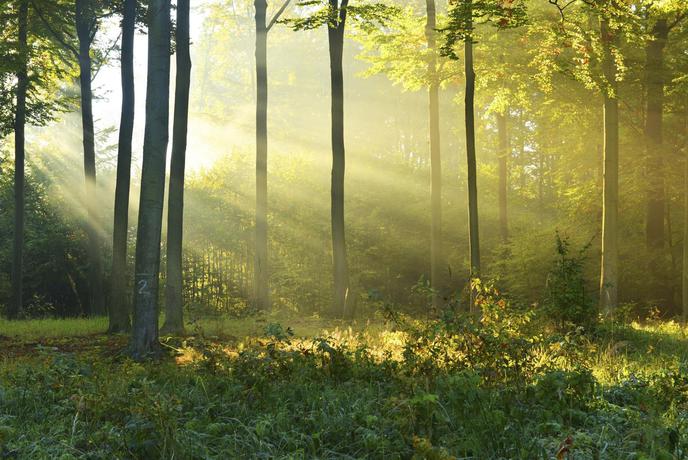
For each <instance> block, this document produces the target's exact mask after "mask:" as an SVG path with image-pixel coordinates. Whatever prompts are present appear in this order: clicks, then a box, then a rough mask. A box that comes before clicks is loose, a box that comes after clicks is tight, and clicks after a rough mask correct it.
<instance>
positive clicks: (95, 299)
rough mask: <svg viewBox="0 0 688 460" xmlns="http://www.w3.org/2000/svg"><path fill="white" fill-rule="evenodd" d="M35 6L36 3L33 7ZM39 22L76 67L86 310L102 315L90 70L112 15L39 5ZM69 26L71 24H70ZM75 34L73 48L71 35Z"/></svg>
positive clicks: (95, 7)
mask: <svg viewBox="0 0 688 460" xmlns="http://www.w3.org/2000/svg"><path fill="white" fill-rule="evenodd" d="M34 4H35V3H34ZM37 13H38V14H39V16H40V18H41V20H42V22H43V23H44V24H45V26H46V28H47V29H48V30H49V32H50V33H51V35H52V37H53V39H55V40H56V41H57V42H58V43H59V44H60V45H62V47H64V49H65V50H67V51H68V52H71V53H72V54H73V56H74V57H75V58H76V61H77V63H78V66H79V89H80V101H81V125H82V142H83V149H84V177H85V194H84V197H85V198H84V201H85V203H86V213H87V222H86V226H85V227H86V233H87V235H88V258H89V270H88V274H89V302H88V306H87V310H88V312H89V313H91V314H95V315H104V314H105V297H104V291H103V273H102V272H103V260H102V249H101V235H100V229H99V221H100V217H99V210H98V205H97V200H96V150H95V127H94V121H93V88H92V78H93V67H94V59H93V56H92V54H94V55H95V57H96V64H98V65H102V64H103V62H104V61H105V60H106V56H104V55H102V53H99V52H96V53H93V52H94V51H96V50H94V49H93V43H94V40H95V37H96V33H97V32H98V28H99V27H100V22H101V20H102V19H103V18H105V17H107V16H109V15H110V14H111V13H112V11H111V10H110V8H109V4H108V2H106V1H100V0H98V1H95V0H75V3H74V10H73V12H71V13H70V12H68V11H67V10H66V9H65V5H64V4H62V3H51V2H41V4H40V6H39V7H37ZM70 22H71V24H70ZM72 30H74V31H75V32H76V42H77V43H76V44H75V43H74V39H73V38H74V34H73V33H72Z"/></svg>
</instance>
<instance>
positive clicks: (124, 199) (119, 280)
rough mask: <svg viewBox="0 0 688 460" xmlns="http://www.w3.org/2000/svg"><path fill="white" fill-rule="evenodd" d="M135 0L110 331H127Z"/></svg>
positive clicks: (126, 38)
mask: <svg viewBox="0 0 688 460" xmlns="http://www.w3.org/2000/svg"><path fill="white" fill-rule="evenodd" d="M135 27H136V0H124V9H123V17H122V64H121V66H122V68H121V77H122V112H121V116H120V124H119V143H118V149H117V182H116V185H115V218H114V224H113V235H112V274H111V289H112V292H111V293H110V297H111V299H112V300H111V304H110V309H109V311H108V313H109V318H110V325H109V327H108V332H109V333H111V334H112V333H117V332H127V331H129V329H131V322H130V319H129V311H130V305H129V295H128V293H127V236H128V232H129V189H130V184H131V143H132V134H133V131H134V98H135V93H134V33H135Z"/></svg>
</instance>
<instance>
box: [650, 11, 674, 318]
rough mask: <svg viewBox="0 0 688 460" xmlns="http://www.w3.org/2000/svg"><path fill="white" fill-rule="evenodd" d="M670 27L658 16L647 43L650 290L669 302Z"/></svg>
mask: <svg viewBox="0 0 688 460" xmlns="http://www.w3.org/2000/svg"><path fill="white" fill-rule="evenodd" d="M668 34H669V29H668V26H667V21H666V19H658V20H657V22H656V23H655V25H654V27H653V28H652V40H651V41H650V42H648V43H647V45H646V47H645V55H646V60H645V85H646V88H647V93H646V96H647V98H646V104H647V106H646V117H645V149H646V150H645V161H646V168H645V174H646V177H647V209H646V219H645V236H646V243H647V249H648V261H647V269H648V273H649V274H650V276H649V277H648V286H647V288H648V294H649V297H650V298H651V299H652V301H654V302H657V303H658V304H659V305H663V306H666V304H667V303H669V302H670V301H671V299H670V297H669V295H668V294H669V292H670V290H671V289H670V287H669V286H668V284H667V282H666V280H667V279H668V277H669V276H668V272H667V268H666V264H665V252H664V248H665V242H666V235H665V230H664V222H665V220H666V218H667V214H666V212H665V211H666V208H667V200H666V192H665V184H664V152H663V147H662V143H663V141H662V123H663V119H662V115H663V111H664V47H665V45H666V41H667V37H668Z"/></svg>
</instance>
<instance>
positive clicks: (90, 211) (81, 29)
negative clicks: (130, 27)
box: [75, 0, 105, 315]
mask: <svg viewBox="0 0 688 460" xmlns="http://www.w3.org/2000/svg"><path fill="white" fill-rule="evenodd" d="M75 6H76V12H75V20H76V35H77V38H78V42H79V48H78V61H79V88H80V90H81V125H82V133H83V144H84V175H85V178H86V189H85V193H86V194H85V200H86V210H87V215H88V221H87V223H86V232H87V234H88V259H89V264H90V267H89V271H88V273H89V289H90V290H89V292H90V295H89V307H88V308H89V309H90V312H91V313H92V314H96V315H103V314H105V297H104V293H103V259H102V253H101V252H102V249H101V239H100V231H99V228H98V222H99V221H100V217H99V212H98V205H97V201H96V146H95V127H94V122H93V89H92V86H91V83H92V67H91V66H92V59H91V45H92V43H93V39H94V38H95V34H96V32H97V30H98V24H99V20H98V15H97V13H96V10H95V6H96V4H95V2H91V1H88V0H76V3H75Z"/></svg>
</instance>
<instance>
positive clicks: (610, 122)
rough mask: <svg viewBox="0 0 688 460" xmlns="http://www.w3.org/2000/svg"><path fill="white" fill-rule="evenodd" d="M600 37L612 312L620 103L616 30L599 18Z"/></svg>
mask: <svg viewBox="0 0 688 460" xmlns="http://www.w3.org/2000/svg"><path fill="white" fill-rule="evenodd" d="M600 36H601V42H602V46H603V49H604V56H603V61H602V67H603V73H604V78H605V80H606V84H607V87H606V88H604V107H603V114H604V150H603V156H604V172H603V184H602V189H603V192H602V193H603V204H602V261H601V270H600V309H601V310H602V312H603V313H604V314H611V313H613V311H614V309H615V308H616V304H617V300H618V284H619V280H618V267H617V265H618V258H619V249H618V228H617V215H618V202H619V105H618V99H617V96H618V94H617V84H616V65H615V64H614V57H613V55H612V44H613V40H614V38H613V31H611V30H610V28H609V22H608V20H607V19H605V18H603V19H601V20H600Z"/></svg>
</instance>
